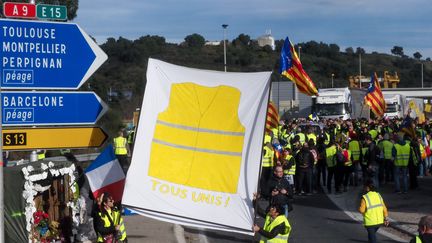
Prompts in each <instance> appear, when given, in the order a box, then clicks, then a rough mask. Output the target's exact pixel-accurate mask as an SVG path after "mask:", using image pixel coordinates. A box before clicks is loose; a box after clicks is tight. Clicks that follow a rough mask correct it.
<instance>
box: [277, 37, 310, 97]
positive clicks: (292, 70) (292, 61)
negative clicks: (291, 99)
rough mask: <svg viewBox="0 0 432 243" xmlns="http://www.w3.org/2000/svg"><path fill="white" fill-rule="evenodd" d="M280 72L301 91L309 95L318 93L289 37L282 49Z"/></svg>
mask: <svg viewBox="0 0 432 243" xmlns="http://www.w3.org/2000/svg"><path fill="white" fill-rule="evenodd" d="M279 73H280V74H281V75H283V76H286V77H287V78H288V79H290V80H291V81H293V82H294V83H295V85H296V86H297V89H298V90H299V91H300V92H302V93H304V94H306V95H309V96H312V95H318V90H317V88H316V86H315V84H314V82H313V81H312V79H311V78H310V77H309V75H307V73H306V72H305V70H303V66H302V64H301V62H300V59H299V58H298V56H297V53H296V52H295V49H294V46H293V44H292V43H291V42H290V40H289V39H288V37H287V38H286V39H285V42H284V45H283V48H282V50H281V54H280V67H279Z"/></svg>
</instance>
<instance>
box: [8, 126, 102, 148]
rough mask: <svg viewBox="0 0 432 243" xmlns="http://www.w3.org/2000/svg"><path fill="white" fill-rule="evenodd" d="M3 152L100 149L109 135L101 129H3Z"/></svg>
mask: <svg viewBox="0 0 432 243" xmlns="http://www.w3.org/2000/svg"><path fill="white" fill-rule="evenodd" d="M2 132H3V134H2V135H3V136H2V137H3V150H30V149H62V148H92V147H100V146H101V145H102V144H103V143H104V142H105V141H106V139H107V138H108V135H107V134H106V133H105V132H104V131H103V130H102V129H101V128H99V127H65V128H26V129H22V128H20V129H3V131H2Z"/></svg>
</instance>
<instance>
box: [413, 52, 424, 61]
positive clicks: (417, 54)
mask: <svg viewBox="0 0 432 243" xmlns="http://www.w3.org/2000/svg"><path fill="white" fill-rule="evenodd" d="M413 57H414V58H415V59H417V60H420V59H421V58H422V54H420V52H415V53H414V54H413Z"/></svg>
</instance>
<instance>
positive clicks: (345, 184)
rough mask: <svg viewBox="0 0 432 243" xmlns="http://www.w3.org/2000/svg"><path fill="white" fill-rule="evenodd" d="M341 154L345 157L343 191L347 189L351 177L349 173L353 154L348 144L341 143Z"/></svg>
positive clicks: (351, 168)
mask: <svg viewBox="0 0 432 243" xmlns="http://www.w3.org/2000/svg"><path fill="white" fill-rule="evenodd" d="M342 154H343V156H344V158H345V162H344V167H343V191H344V192H346V191H348V182H349V180H350V178H351V173H352V172H353V154H352V153H351V150H349V149H348V144H347V143H343V145H342Z"/></svg>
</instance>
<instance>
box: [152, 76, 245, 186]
mask: <svg viewBox="0 0 432 243" xmlns="http://www.w3.org/2000/svg"><path fill="white" fill-rule="evenodd" d="M240 95H241V92H240V90H239V89H237V88H234V87H231V86H226V85H219V86H215V87H207V86H202V85H198V84H194V83H174V84H172V85H171V90H170V94H169V102H168V106H167V108H166V110H164V111H162V112H161V113H159V114H158V116H157V122H156V127H155V129H154V134H153V140H152V144H151V151H150V162H149V169H148V175H149V176H151V177H155V178H158V179H161V180H165V181H168V182H171V183H175V184H180V185H184V186H190V187H195V188H200V189H205V190H210V191H218V192H226V193H235V192H237V187H238V182H239V175H240V169H241V163H242V152H243V144H244V136H245V128H244V126H243V125H242V124H241V122H240V119H239V118H238V114H239V105H240ZM167 158H169V159H167ZM203 178H212V180H203ZM221 182H223V183H221Z"/></svg>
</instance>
